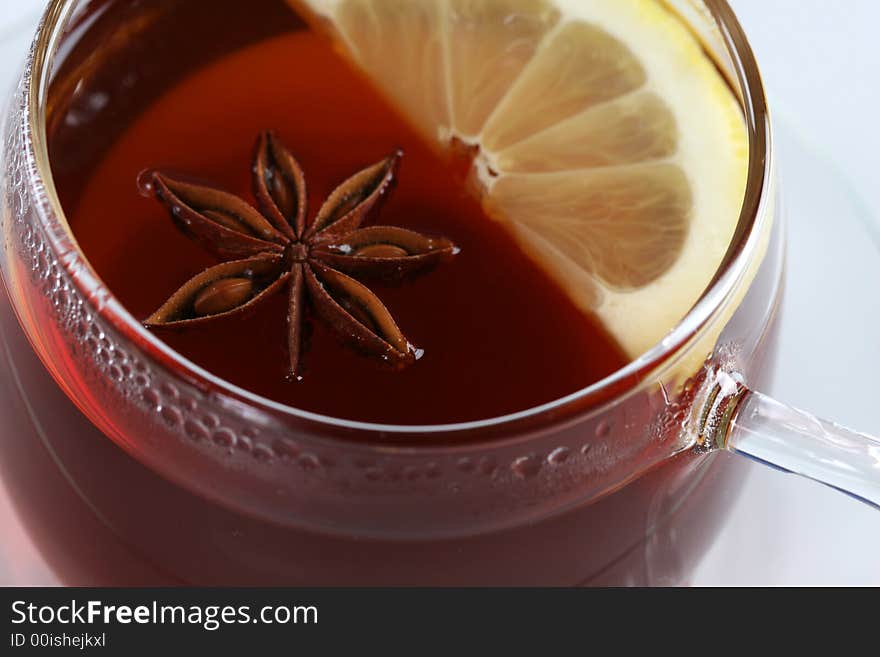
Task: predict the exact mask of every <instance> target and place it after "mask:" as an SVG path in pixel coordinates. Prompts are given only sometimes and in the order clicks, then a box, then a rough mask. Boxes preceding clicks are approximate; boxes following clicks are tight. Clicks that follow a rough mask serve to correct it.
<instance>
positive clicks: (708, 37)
mask: <svg viewBox="0 0 880 657" xmlns="http://www.w3.org/2000/svg"><path fill="white" fill-rule="evenodd" d="M184 1H185V0H161V1H159V2H156V3H155V12H157V13H156V14H155V15H162V14H163V12H170V13H171V14H173V12H174V11H176V9H177V8H179V7H180V6H181V4H182V3H183V2H184ZM107 4H108V2H105V1H103V0H93V1H91V2H88V1H86V0H53V1H52V2H51V3H50V6H49V8H48V10H47V13H46V15H45V17H44V19H43V22H42V24H41V26H40V28H39V31H38V34H37V37H36V39H35V41H34V45H33V48H32V50H31V53H30V55H29V56H28V59H27V62H26V64H25V67H24V71H23V74H22V76H21V79H20V82H19V84H18V87H17V89H16V91H15V93H14V94H13V96H12V99H11V101H10V103H9V108H8V112H7V117H6V121H5V125H4V133H3V144H4V161H3V176H2V181H0V185H2V187H0V198H2V206H0V207H2V215H0V229H2V244H3V250H2V252H0V276H2V281H3V283H4V289H5V295H0V339H2V342H0V347H2V349H0V360H2V367H0V371H2V372H3V373H4V374H3V375H0V475H2V480H3V482H4V484H5V485H6V487H7V488H8V490H9V491H10V494H11V497H12V499H13V501H14V504H15V506H16V508H17V510H18V512H19V515H20V517H21V519H22V522H23V523H24V525H25V526H26V528H27V530H28V532H29V534H30V535H31V537H32V538H33V539H34V542H35V543H36V545H37V546H38V548H39V550H40V552H41V554H42V556H43V557H44V558H45V559H46V561H47V562H48V563H49V564H50V566H51V567H52V568H53V570H54V571H55V573H56V574H57V576H58V577H59V579H60V581H62V582H64V583H69V584H175V583H190V584H273V585H278V584H296V585H330V584H352V585H372V584H380V585H395V584H441V585H470V584H525V585H529V584H543V585H570V584H674V583H680V582H684V581H687V577H688V575H689V572H690V571H691V569H692V568H693V567H694V566H695V565H696V563H697V562H698V559H699V556H700V555H701V554H702V553H703V552H704V551H705V549H706V548H707V546H708V544H709V542H710V541H711V540H712V538H713V537H714V535H715V534H716V532H717V529H718V527H719V526H720V524H721V523H722V522H723V519H724V517H725V513H726V509H727V508H729V506H730V504H731V500H732V498H733V496H734V495H735V494H736V491H737V490H738V489H739V487H740V485H741V484H742V472H743V470H742V468H741V467H739V466H740V465H741V463H739V462H738V460H737V459H735V458H733V457H731V455H730V454H728V453H726V452H744V453H746V454H749V455H752V456H756V457H759V458H762V459H764V460H766V461H769V462H771V463H774V464H776V465H779V466H781V467H784V468H788V469H793V470H797V471H800V472H803V473H805V474H807V475H808V476H812V477H814V478H817V479H819V480H822V481H825V482H826V483H830V484H832V485H835V486H836V487H839V488H843V489H846V490H849V491H852V492H854V493H856V494H858V495H859V496H861V497H863V498H866V499H871V500H873V501H874V502H875V503H876V502H877V500H878V497H877V491H878V482H880V478H878V477H877V476H876V475H873V474H872V473H871V469H870V468H871V467H872V466H873V467H876V466H877V457H876V456H873V457H872V456H871V455H872V453H873V454H876V453H877V451H876V450H877V447H880V444H878V443H877V442H874V441H873V440H872V439H870V438H868V437H866V436H861V435H859V434H853V433H851V432H846V431H844V430H841V429H839V428H838V427H835V426H832V425H827V424H819V423H817V421H815V420H813V419H812V418H811V417H809V416H807V415H805V414H801V413H799V412H797V411H794V410H792V409H789V408H787V407H785V406H782V405H780V404H777V403H776V402H773V401H772V400H769V399H768V398H766V397H764V396H762V395H760V394H759V393H756V392H752V386H757V387H761V386H763V385H765V384H766V382H767V380H768V377H769V376H770V375H771V373H772V364H773V358H774V339H775V326H776V322H775V319H776V315H777V309H778V307H779V299H780V295H781V281H782V273H783V259H784V258H783V254H784V240H783V221H782V217H781V216H780V213H779V210H778V189H777V184H776V176H775V171H774V157H773V147H772V140H771V133H770V125H769V120H768V115H767V108H766V105H765V98H764V91H763V88H762V86H761V80H760V76H759V73H758V70H757V67H756V64H755V62H754V59H753V55H752V52H751V50H750V48H749V46H748V42H747V41H746V38H745V36H744V35H743V33H742V30H741V29H740V26H739V24H738V23H737V21H736V19H735V17H734V15H733V13H732V11H731V10H730V8H729V7H728V6H727V4H726V3H725V2H722V1H721V0H714V1H706V2H696V1H689V0H680V1H678V2H672V3H670V4H671V5H672V6H673V7H674V8H675V9H676V10H677V11H678V12H679V13H680V14H681V16H682V18H683V20H685V21H686V22H688V23H689V25H690V26H691V27H692V28H693V29H694V31H695V32H696V33H697V34H698V35H699V36H700V38H701V39H702V40H703V41H704V43H705V46H706V49H707V51H708V52H710V53H711V54H712V55H713V56H714V57H715V59H716V61H717V63H718V66H719V68H720V69H721V70H722V71H723V72H724V73H725V74H726V75H727V76H728V78H729V80H730V83H731V86H732V88H734V90H735V91H736V94H737V96H738V97H739V99H740V101H741V104H742V108H743V113H744V116H745V118H746V122H747V125H748V130H749V137H750V151H751V152H750V167H749V175H748V185H747V190H746V194H745V197H744V201H743V206H742V212H741V217H740V221H739V225H738V228H737V231H736V234H735V237H734V240H733V241H732V243H731V246H730V249H729V251H728V254H727V256H726V258H725V260H724V262H723V264H722V266H721V267H720V268H719V270H718V272H717V275H716V276H715V278H714V280H713V281H712V283H711V285H710V286H709V287H708V288H707V290H706V292H705V294H704V296H703V297H702V298H701V299H700V301H699V302H698V303H697V304H696V305H695V306H694V307H693V309H692V310H691V311H690V312H689V314H688V315H687V316H686V317H684V318H683V319H682V321H681V322H680V324H679V325H678V326H676V327H675V328H674V330H672V331H671V332H670V333H669V334H668V335H667V336H666V337H665V338H664V339H663V341H662V342H661V343H659V344H657V345H656V346H655V347H654V348H652V349H651V350H650V351H648V352H647V353H645V354H643V355H642V356H641V357H640V358H638V359H636V360H635V361H634V362H632V363H630V364H629V365H628V366H626V367H625V368H623V369H621V370H620V371H618V372H616V373H615V374H613V375H612V376H609V377H608V378H606V379H604V380H602V381H600V382H598V383H596V384H594V385H591V386H589V387H588V388H585V389H583V390H580V391H577V392H575V393H573V394H571V395H569V396H567V397H565V398H563V399H559V400H556V401H554V402H553V403H549V404H545V405H542V406H539V407H536V408H531V409H525V410H523V411H521V412H518V413H515V414H511V415H507V416H504V417H497V418H491V419H487V420H484V421H480V422H468V423H461V424H448V425H432V426H395V425H380V424H370V423H363V422H352V421H347V420H344V419H339V418H331V417H324V416H320V415H316V414H314V413H309V412H305V411H301V410H298V409H296V408H290V407H287V406H283V405H280V404H277V403H274V402H272V401H269V400H267V399H264V398H261V397H258V396H256V395H254V394H252V393H250V392H248V391H246V390H243V389H240V388H237V387H235V386H233V385H231V384H229V383H228V382H225V381H223V380H220V379H218V378H217V377H215V376H213V375H212V374H211V373H210V372H207V371H204V370H202V369H200V368H199V367H197V366H196V365H194V364H193V363H191V362H189V361H187V360H186V359H184V358H183V357H181V356H180V355H179V354H177V353H175V352H173V351H171V350H170V349H169V348H168V347H167V346H166V345H164V344H163V343H162V342H161V341H160V340H158V339H157V338H156V337H155V336H154V335H152V334H151V333H149V332H147V331H146V330H145V329H144V328H143V327H142V326H141V325H140V324H139V322H138V321H137V320H136V319H135V318H134V317H132V316H131V315H130V314H129V313H128V312H127V311H126V310H125V308H124V307H122V305H121V304H120V303H119V302H118V300H117V299H115V298H114V297H113V295H112V294H111V293H110V292H109V291H108V290H107V288H106V287H105V286H104V285H103V283H102V281H101V280H100V279H99V278H98V276H97V275H96V274H95V272H94V271H93V269H92V268H91V266H90V265H89V262H88V260H87V258H86V257H85V256H84V255H83V253H81V252H80V251H79V249H78V246H77V243H76V241H75V239H74V237H73V235H72V234H71V231H70V228H69V226H68V225H67V221H66V219H65V216H64V211H63V209H62V208H61V205H60V203H59V201H58V198H57V195H56V192H55V187H54V182H53V172H52V171H51V169H50V163H49V155H48V148H47V141H48V135H49V133H50V131H54V130H62V129H63V125H64V120H65V116H66V115H65V111H66V110H65V107H66V105H65V103H64V102H61V100H59V94H61V93H62V91H63V90H65V89H66V90H68V91H69V90H70V89H77V90H78V93H80V94H81V97H83V98H86V100H88V99H89V97H90V96H89V94H90V93H93V94H103V96H102V98H103V102H104V105H107V104H108V103H109V105H110V106H111V108H112V105H113V103H114V98H115V97H114V95H113V93H109V94H108V93H107V90H106V89H101V88H100V84H101V76H100V70H101V66H102V65H104V64H106V65H111V64H108V63H107V62H108V61H111V62H112V65H114V66H117V67H118V66H121V65H124V63H125V62H126V61H127V60H126V52H128V50H127V49H130V50H131V52H137V48H138V42H139V41H138V40H139V39H141V38H142V36H143V34H144V31H145V30H146V31H148V30H149V25H147V26H143V25H141V26H139V28H138V29H137V30H128V31H126V30H122V29H119V28H121V27H124V25H120V24H113V22H112V21H111V22H109V23H108V21H107V20H103V21H92V20H91V19H92V18H93V17H95V16H103V17H104V18H106V14H102V11H103V9H104V8H105V5H107ZM120 20H122V19H120ZM96 25H104V26H105V28H107V29H112V30H113V33H115V34H128V35H129V37H127V38H128V39H129V42H125V40H124V39H123V42H122V43H120V41H119V40H118V39H117V41H116V42H114V47H115V48H117V51H116V52H114V54H113V57H107V58H101V57H100V56H98V55H95V56H94V57H91V58H89V57H88V56H84V57H83V60H82V61H83V62H85V64H83V65H77V62H76V61H73V63H72V64H71V62H70V58H74V60H75V58H76V56H77V55H76V53H77V48H76V46H77V43H78V42H82V41H88V40H89V39H91V40H92V43H98V44H101V43H109V41H108V40H106V39H103V40H102V35H101V34H100V33H95V32H94V30H96V29H98V28H97V27H95V26H96ZM108 25H109V27H108ZM90 26H91V27H92V28H93V32H92V33H89V28H90ZM104 36H106V35H104ZM93 52H99V51H93ZM133 61H136V58H134V60H133ZM80 63H82V62H80ZM133 77H134V79H138V78H137V76H133ZM59 90H60V91H59ZM111 92H112V90H111ZM102 107H103V106H102ZM99 139H100V135H99V133H96V140H99ZM808 441H809V442H808ZM804 445H808V446H809V448H808V449H803V446H804ZM872 449H873V450H875V451H874V452H872V451H871V450H872ZM827 457H833V458H827ZM872 459H873V461H872ZM846 477H849V479H847V478H846Z"/></svg>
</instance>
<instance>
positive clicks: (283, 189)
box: [145, 132, 457, 374]
mask: <svg viewBox="0 0 880 657" xmlns="http://www.w3.org/2000/svg"><path fill="white" fill-rule="evenodd" d="M401 156H402V153H401V152H400V151H396V152H395V153H393V154H392V155H390V156H389V157H387V158H385V159H384V160H382V161H381V162H378V163H376V164H374V165H372V166H369V167H367V168H365V169H363V170H362V171H360V172H358V173H356V174H355V175H354V176H352V177H351V178H349V179H348V180H346V181H345V182H344V183H342V184H341V185H340V186H339V187H337V188H336V189H335V190H334V191H333V193H331V194H330V196H329V197H328V198H327V200H326V201H325V202H324V204H323V206H322V207H321V209H320V210H319V211H318V213H317V214H316V215H315V217H314V218H313V219H312V220H311V221H310V222H306V213H307V197H306V183H305V178H304V175H303V171H302V169H301V168H300V166H299V164H298V163H297V161H296V160H295V159H294V157H293V156H292V155H291V153H290V152H289V151H288V150H287V149H286V148H285V147H284V146H283V145H282V144H281V143H280V142H279V140H278V139H277V138H276V137H275V136H274V135H273V134H272V133H270V132H264V133H263V134H261V135H260V137H259V139H258V141H257V147H256V152H255V155H254V162H253V181H252V182H253V194H254V197H255V198H256V200H257V205H258V207H259V208H260V211H257V210H256V209H255V208H254V207H252V206H251V205H250V204H248V203H247V202H245V201H243V200H242V199H240V198H239V197H237V196H235V195H233V194H230V193H227V192H224V191H222V190H219V189H215V188H212V187H205V186H201V185H195V184H192V183H189V182H185V181H183V180H180V179H176V178H173V177H171V176H169V175H166V174H163V173H160V172H152V173H151V174H150V176H149V182H150V188H151V190H152V192H153V194H154V195H155V196H156V198H158V199H159V200H160V201H161V202H162V203H163V204H164V205H165V206H166V207H167V208H168V210H169V211H170V214H171V217H172V219H173V220H174V222H175V224H176V225H177V227H178V228H179V229H180V230H181V231H182V232H183V233H184V234H186V235H187V236H188V237H190V238H192V239H193V240H195V241H196V242H198V243H199V244H201V245H202V246H203V247H205V248H206V249H207V250H208V251H210V252H211V253H213V254H214V255H216V256H218V257H219V258H220V259H221V260H224V262H222V263H221V264H218V265H216V266H214V267H210V268H209V269H207V270H205V271H204V272H202V273H201V274H198V275H197V276H195V277H193V278H192V279H190V280H189V281H188V282H187V283H185V284H184V285H183V287H181V288H180V289H179V290H178V291H177V292H175V293H174V294H173V295H171V298H170V299H168V301H166V302H165V303H164V304H163V305H162V307H161V308H159V309H158V310H157V311H156V312H155V313H153V314H152V315H151V316H150V317H149V318H148V319H147V320H146V321H145V325H146V326H147V327H150V328H159V327H168V328H184V327H192V326H196V325H202V324H207V323H209V322H214V321H217V320H220V319H224V318H228V317H231V316H235V315H240V314H242V313H244V312H246V311H249V310H251V309H252V308H254V307H255V306H257V305H258V304H260V303H261V302H263V301H265V300H266V299H268V298H269V297H271V296H272V295H273V294H276V293H278V292H281V291H282V290H284V289H285V288H287V289H288V290H289V304H288V312H287V320H288V327H289V336H288V347H289V353H290V372H291V374H296V373H297V370H298V368H299V364H300V355H301V350H302V336H303V324H304V322H305V312H306V301H307V300H308V301H309V302H310V306H311V307H312V308H313V309H314V312H315V314H317V315H318V316H319V317H320V318H321V319H323V320H324V321H325V322H326V324H327V325H328V326H329V327H330V328H332V329H333V330H334V331H335V332H336V333H337V334H338V335H339V336H340V337H341V338H343V339H344V340H346V341H347V342H348V343H350V344H352V345H353V346H354V347H356V348H357V349H359V350H360V351H362V352H364V353H367V354H369V355H372V356H375V357H378V358H380V359H381V360H383V361H386V362H388V363H390V364H392V365H395V366H405V365H408V364H411V363H412V362H414V361H415V360H416V353H417V350H416V349H415V348H414V347H413V346H412V345H411V344H410V343H409V341H408V340H407V339H406V336H404V334H403V333H402V332H401V330H400V328H398V326H397V324H396V323H395V321H394V319H393V318H392V316H391V313H390V312H389V311H388V309H387V308H386V307H385V306H384V304H383V303H382V302H381V301H380V300H379V298H378V297H377V296H376V295H375V294H374V293H373V292H371V291H370V290H369V289H368V288H367V287H366V286H365V285H363V284H362V283H360V282H358V281H357V280H355V279H354V278H352V277H350V276H348V275H347V274H352V275H355V276H357V275H368V276H378V277H382V278H384V279H386V280H388V279H391V280H399V279H402V278H403V277H404V276H407V275H409V274H412V273H414V272H416V271H417V270H422V269H425V268H426V267H429V266H431V265H434V264H437V263H438V262H441V261H443V260H446V259H448V258H450V257H451V256H452V255H454V254H455V253H457V248H456V247H455V245H454V244H453V243H452V242H451V241H449V240H448V239H446V238H442V237H427V236H425V235H422V234H420V233H417V232H414V231H411V230H407V229H404V228H398V227H395V226H370V227H362V224H363V222H364V221H365V219H366V218H367V216H368V215H370V214H371V213H372V212H374V211H375V210H377V209H378V206H379V203H380V201H381V200H382V199H383V197H385V196H386V195H387V194H388V192H389V191H390V190H391V189H392V187H393V185H394V183H395V178H396V173H397V168H398V165H399V162H400V158H401Z"/></svg>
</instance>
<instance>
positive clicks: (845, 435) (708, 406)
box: [696, 372, 880, 509]
mask: <svg viewBox="0 0 880 657" xmlns="http://www.w3.org/2000/svg"><path fill="white" fill-rule="evenodd" d="M713 376H714V381H712V382H710V385H709V386H708V392H707V393H706V397H705V399H704V400H703V404H702V410H701V411H700V413H699V416H698V417H697V418H696V420H697V438H696V449H698V450H703V451H710V450H713V449H723V450H726V451H729V452H733V453H736V454H741V455H743V456H747V457H749V458H751V459H753V460H755V461H759V462H761V463H764V464H765V465H769V466H771V467H773V468H776V469H778V470H781V471H783V472H789V473H793V474H797V475H801V476H803V477H807V478H808V479H812V480H814V481H818V482H819V483H822V484H825V485H826V486H830V487H831V488H834V489H836V490H839V491H841V492H843V493H846V494H847V495H850V496H852V497H854V498H856V499H858V500H860V501H862V502H865V503H867V504H870V505H871V506H873V507H875V508H877V509H880V439H878V438H874V437H872V436H868V435H866V434H863V433H859V432H856V431H852V430H850V429H846V428H844V427H841V426H839V425H837V424H835V423H833V422H828V421H826V420H821V419H819V418H817V417H815V416H814V415H811V414H810V413H806V412H804V411H801V410H798V409H795V408H792V407H790V406H786V405H785V404H782V403H780V402H778V401H776V400H775V399H772V398H770V397H768V396H767V395H764V394H761V393H760V392H756V391H754V390H751V389H749V388H748V387H747V386H745V385H744V384H743V382H742V379H741V378H740V377H739V376H738V375H736V374H729V373H725V372H716V373H714V375H713Z"/></svg>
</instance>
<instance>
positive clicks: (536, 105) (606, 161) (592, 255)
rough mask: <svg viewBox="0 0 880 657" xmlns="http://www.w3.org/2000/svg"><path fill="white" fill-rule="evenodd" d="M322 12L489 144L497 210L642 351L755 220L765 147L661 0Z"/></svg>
mask: <svg viewBox="0 0 880 657" xmlns="http://www.w3.org/2000/svg"><path fill="white" fill-rule="evenodd" d="M292 1H294V0H292ZM294 4H296V2H294ZM306 4H307V5H308V6H309V7H310V8H311V9H312V10H313V11H315V12H316V13H317V14H318V15H320V16H323V17H324V18H325V19H327V21H328V22H329V24H330V25H332V26H333V28H335V30H336V31H337V33H338V36H339V37H340V41H341V43H342V44H343V46H344V47H345V48H346V49H347V50H348V51H349V56H350V57H351V59H352V60H353V61H354V62H355V63H356V64H357V65H358V66H360V67H361V68H362V69H363V70H364V71H365V73H366V74H367V75H368V76H369V77H370V78H371V79H372V80H373V81H374V82H375V84H376V85H377V86H378V87H379V88H380V89H382V90H383V91H384V93H386V94H387V95H388V96H389V98H390V99H391V100H392V101H393V102H394V103H395V104H396V106H397V107H399V108H400V110H401V111H402V113H403V114H404V115H405V116H406V117H407V118H408V119H409V121H410V122H411V123H412V124H413V125H414V126H415V127H416V128H417V129H418V130H419V131H421V132H422V134H424V135H425V136H426V138H428V139H431V140H436V141H437V143H438V144H439V145H441V146H445V145H447V144H450V143H452V142H453V140H456V141H460V142H464V143H466V144H470V145H473V146H475V147H476V148H475V152H476V153H477V155H476V156H475V159H474V163H473V175H474V179H475V180H476V181H477V182H478V183H479V184H478V188H479V190H480V193H481V194H482V202H483V205H484V207H485V208H486V211H487V214H488V215H489V216H490V217H492V218H494V219H496V220H498V221H500V222H502V223H503V224H504V225H505V226H506V227H507V228H508V229H509V230H510V231H511V232H512V234H514V235H515V236H516V237H517V239H518V241H519V243H520V245H521V247H522V248H523V250H524V251H525V252H526V253H527V254H529V255H530V256H531V257H532V258H534V259H535V260H536V261H537V262H538V263H539V264H540V265H541V266H542V267H543V268H544V269H545V270H546V271H547V272H548V273H549V274H550V275H551V276H552V277H553V278H554V280H555V281H556V282H557V283H558V284H559V285H560V286H562V287H563V288H564V289H565V290H566V291H567V292H568V293H569V294H570V296H571V298H572V300H573V301H574V302H575V303H576V304H578V306H579V307H580V308H582V309H583V310H584V311H585V312H590V313H595V314H596V315H597V316H598V317H599V318H600V319H601V320H602V322H603V323H604V324H605V326H606V327H607V328H608V330H609V331H610V332H611V334H612V335H614V336H615V337H616V338H617V340H618V342H619V343H620V345H621V346H622V347H623V348H624V350H625V351H627V352H628V353H629V355H630V356H632V357H636V356H638V355H640V354H641V353H643V352H644V351H646V350H647V349H649V348H650V347H652V346H653V345H654V344H656V343H657V342H658V341H660V340H661V339H662V338H663V336H664V335H665V334H666V333H667V332H668V331H669V330H670V329H671V328H672V327H673V326H674V325H675V324H676V323H677V322H678V321H679V320H680V319H681V318H682V317H683V316H684V315H685V314H686V313H687V312H688V310H689V309H690V308H691V307H692V305H693V304H694V303H695V302H696V301H697V299H698V298H699V296H700V295H701V294H702V292H703V291H704V289H705V288H706V286H707V284H708V283H709V282H710V280H711V279H712V277H713V275H714V273H715V271H716V270H717V268H718V266H719V264H720V263H721V260H722V258H723V256H724V253H725V252H726V249H727V247H728V244H729V243H730V240H731V238H732V236H733V232H734V229H735V226H736V223H737V220H738V218H739V211H740V206H741V203H742V199H743V194H744V189H745V181H746V174H747V167H748V137H747V132H746V127H745V122H744V119H743V116H742V113H741V111H740V108H739V105H738V103H737V102H736V99H735V98H734V96H733V94H732V92H731V91H730V89H729V87H728V86H727V84H726V82H725V81H724V79H723V78H722V76H721V74H720V73H719V72H718V70H717V69H716V68H715V66H714V64H713V62H712V61H711V60H710V59H709V57H708V56H707V55H706V54H705V52H704V51H703V49H702V47H701V45H700V43H699V42H698V41H697V39H696V38H695V37H694V36H693V35H692V34H691V32H690V31H689V30H688V29H687V28H686V27H685V26H684V25H683V24H682V23H681V22H680V20H679V19H678V18H677V16H675V15H674V14H673V13H672V12H671V11H670V10H668V9H667V8H666V7H665V6H664V5H663V4H662V2H660V1H659V0H308V2H306Z"/></svg>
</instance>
